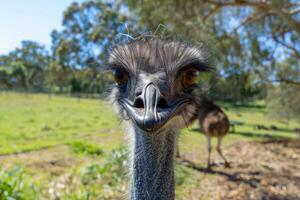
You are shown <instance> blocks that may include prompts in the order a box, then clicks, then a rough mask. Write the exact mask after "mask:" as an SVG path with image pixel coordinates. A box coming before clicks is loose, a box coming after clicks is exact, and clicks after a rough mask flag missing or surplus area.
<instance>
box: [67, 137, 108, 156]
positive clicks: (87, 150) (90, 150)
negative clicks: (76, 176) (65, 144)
mask: <svg viewBox="0 0 300 200" xmlns="http://www.w3.org/2000/svg"><path fill="white" fill-rule="evenodd" d="M69 146H70V147H71V149H72V150H73V152H75V153H77V154H88V155H97V156H99V155H101V154H103V151H102V149H101V148H100V147H98V146H97V145H94V144H87V143H84V142H82V141H75V142H72V143H70V144H69Z"/></svg>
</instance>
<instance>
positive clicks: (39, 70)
mask: <svg viewBox="0 0 300 200" xmlns="http://www.w3.org/2000/svg"><path fill="white" fill-rule="evenodd" d="M49 59H50V57H49V52H48V51H47V50H46V49H45V47H44V46H42V45H40V44H38V43H37V42H33V41H22V42H21V47H20V48H16V49H15V50H13V51H11V52H10V53H9V54H8V55H6V56H2V57H0V69H1V72H2V75H1V76H2V77H3V80H2V81H1V82H2V83H5V85H6V86H16V87H21V88H25V89H30V88H31V89H37V90H41V89H42V88H43V84H44V80H45V71H46V70H47V68H48V65H49ZM4 77H5V78H4Z"/></svg>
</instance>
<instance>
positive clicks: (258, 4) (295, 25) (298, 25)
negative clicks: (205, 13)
mask: <svg viewBox="0 0 300 200" xmlns="http://www.w3.org/2000/svg"><path fill="white" fill-rule="evenodd" d="M204 2H205V3H208V4H212V5H215V6H220V7H228V6H233V7H253V8H256V9H257V10H259V11H261V12H263V13H266V12H268V13H272V14H273V15H277V16H278V17H280V18H281V19H283V20H284V21H285V22H286V23H287V25H288V26H289V27H290V28H292V29H293V30H295V31H296V32H297V33H298V34H299V35H300V22H298V21H296V20H295V19H294V18H293V17H292V15H291V13H290V12H289V11H288V10H286V9H284V8H279V7H277V6H275V5H273V4H271V3H266V2H265V1H246V0H235V1H231V2H227V1H221V0H219V1H216V0H204Z"/></svg>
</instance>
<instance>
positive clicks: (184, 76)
mask: <svg viewBox="0 0 300 200" xmlns="http://www.w3.org/2000/svg"><path fill="white" fill-rule="evenodd" d="M208 58H209V57H208V56H207V52H206V50H205V49H203V47H201V46H200V45H195V44H189V43H186V42H182V41H178V40H172V39H164V38H159V37H154V36H140V37H138V38H135V39H133V40H132V41H130V42H127V43H123V44H118V45H116V46H115V47H113V49H112V50H111V53H110V55H109V58H108V66H109V69H110V70H111V71H112V73H113V75H114V79H115V84H114V85H113V86H112V90H111V93H110V100H111V102H112V104H113V105H114V107H115V109H116V111H117V112H118V113H119V115H120V116H121V119H123V120H122V121H123V123H124V126H125V129H126V130H127V132H128V138H129V142H128V143H129V154H130V156H129V163H130V166H129V171H130V178H131V181H130V182H131V183H130V185H131V186H130V199H132V200H145V199H146V200H147V199H150V200H153V199H155V200H160V199H163V200H172V199H174V198H175V186H174V185H175V183H174V163H173V160H174V152H175V146H176V138H177V136H178V134H179V132H180V129H181V128H183V127H185V125H186V123H191V121H193V120H195V119H196V118H195V116H196V110H197V108H198V107H199V104H200V103H201V95H200V93H201V87H200V86H199V85H197V76H198V73H201V72H205V71H210V69H211V64H210V63H211V62H210V60H209V59H208Z"/></svg>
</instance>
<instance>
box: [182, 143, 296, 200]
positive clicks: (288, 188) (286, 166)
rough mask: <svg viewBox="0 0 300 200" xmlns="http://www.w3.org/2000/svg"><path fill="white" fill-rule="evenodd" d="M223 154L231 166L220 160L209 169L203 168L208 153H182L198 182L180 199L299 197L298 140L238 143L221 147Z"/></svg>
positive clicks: (276, 199) (290, 199)
mask: <svg viewBox="0 0 300 200" xmlns="http://www.w3.org/2000/svg"><path fill="white" fill-rule="evenodd" d="M224 154H225V155H226V157H227V158H228V159H229V160H230V162H231V168H224V166H223V165H222V163H221V164H220V163H219V164H218V165H215V166H214V167H213V168H212V169H211V170H210V171H208V170H207V169H206V168H205V167H204V166H205V165H204V163H205V161H206V156H207V154H197V153H193V152H191V153H189V154H186V155H184V156H183V159H182V163H183V164H184V165H186V166H188V167H190V168H192V169H194V170H196V171H197V172H198V174H199V176H198V177H197V179H198V180H199V182H198V184H197V186H195V187H193V188H186V189H185V191H184V192H182V193H183V194H184V196H183V197H182V198H181V199H189V200H194V199H195V200H196V199H222V200H223V199H225V200H226V199H235V200H239V199H241V200H244V199H246V200H247V199H253V200H254V199H255V200H257V199H272V200H273V199H274V200H299V199H300V140H294V141H291V140H269V141H266V142H262V143H258V142H237V143H234V144H232V145H230V146H227V147H224ZM215 157H216V156H215ZM199 160H202V163H200V162H199ZM203 161H204V162H203Z"/></svg>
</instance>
